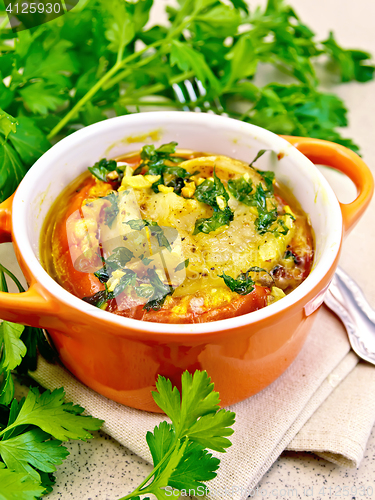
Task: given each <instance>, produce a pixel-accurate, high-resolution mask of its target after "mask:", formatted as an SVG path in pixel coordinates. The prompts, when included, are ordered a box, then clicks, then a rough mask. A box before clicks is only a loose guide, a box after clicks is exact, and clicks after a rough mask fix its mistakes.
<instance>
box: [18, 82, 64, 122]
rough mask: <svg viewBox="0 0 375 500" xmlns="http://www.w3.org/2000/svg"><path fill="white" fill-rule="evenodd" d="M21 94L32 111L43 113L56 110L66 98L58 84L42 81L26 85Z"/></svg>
mask: <svg viewBox="0 0 375 500" xmlns="http://www.w3.org/2000/svg"><path fill="white" fill-rule="evenodd" d="M20 94H21V97H22V99H23V100H24V102H25V104H26V106H27V107H28V108H29V109H30V111H31V112H32V113H35V114H41V115H46V114H47V113H48V112H49V111H55V110H56V109H57V108H58V107H59V106H61V105H62V104H64V100H65V96H63V94H62V92H61V88H60V87H59V86H58V85H56V84H54V83H47V82H42V81H40V82H35V83H31V84H30V85H27V86H25V87H24V88H22V89H21V90H20Z"/></svg>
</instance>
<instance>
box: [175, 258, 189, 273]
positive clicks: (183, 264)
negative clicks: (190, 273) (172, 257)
mask: <svg viewBox="0 0 375 500" xmlns="http://www.w3.org/2000/svg"><path fill="white" fill-rule="evenodd" d="M188 265H189V259H186V260H184V261H183V262H180V263H179V264H178V266H176V268H175V272H176V273H177V272H178V271H182V270H183V269H185V268H186V267H187V266H188Z"/></svg>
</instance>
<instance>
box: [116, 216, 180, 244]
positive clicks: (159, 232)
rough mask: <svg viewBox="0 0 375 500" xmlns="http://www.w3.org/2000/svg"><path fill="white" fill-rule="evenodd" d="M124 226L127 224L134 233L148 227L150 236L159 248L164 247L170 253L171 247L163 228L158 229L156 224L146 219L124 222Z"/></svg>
mask: <svg viewBox="0 0 375 500" xmlns="http://www.w3.org/2000/svg"><path fill="white" fill-rule="evenodd" d="M124 224H127V225H128V226H130V227H131V228H132V229H134V230H135V231H141V229H143V228H145V227H150V233H151V236H155V237H156V239H157V241H158V244H159V247H165V248H166V249H167V250H169V251H170V252H171V251H172V249H171V245H170V243H169V241H168V238H167V237H166V236H165V234H164V231H163V228H162V227H160V226H159V224H158V223H157V222H155V221H153V220H146V219H133V220H129V221H126V222H125V223H124Z"/></svg>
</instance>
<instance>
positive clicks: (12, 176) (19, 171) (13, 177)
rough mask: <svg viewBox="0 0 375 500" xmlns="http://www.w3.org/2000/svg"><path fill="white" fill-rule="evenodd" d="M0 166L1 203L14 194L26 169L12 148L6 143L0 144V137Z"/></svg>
mask: <svg viewBox="0 0 375 500" xmlns="http://www.w3.org/2000/svg"><path fill="white" fill-rule="evenodd" d="M0 165H1V169H0V202H2V201H4V200H6V199H7V198H9V196H10V195H12V194H13V193H14V191H15V190H16V188H17V186H18V184H19V183H20V182H21V180H22V178H23V176H24V175H25V174H26V168H25V166H24V165H23V164H22V162H21V160H20V157H19V156H18V154H17V153H16V151H15V150H14V149H13V148H12V146H10V145H9V144H7V143H3V144H1V137H0Z"/></svg>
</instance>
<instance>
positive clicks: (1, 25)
mask: <svg viewBox="0 0 375 500" xmlns="http://www.w3.org/2000/svg"><path fill="white" fill-rule="evenodd" d="M8 23H9V19H8V15H6V16H5V17H4V19H3V20H2V22H1V24H0V30H3V29H4V28H5V27H6V25H7V24H8Z"/></svg>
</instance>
